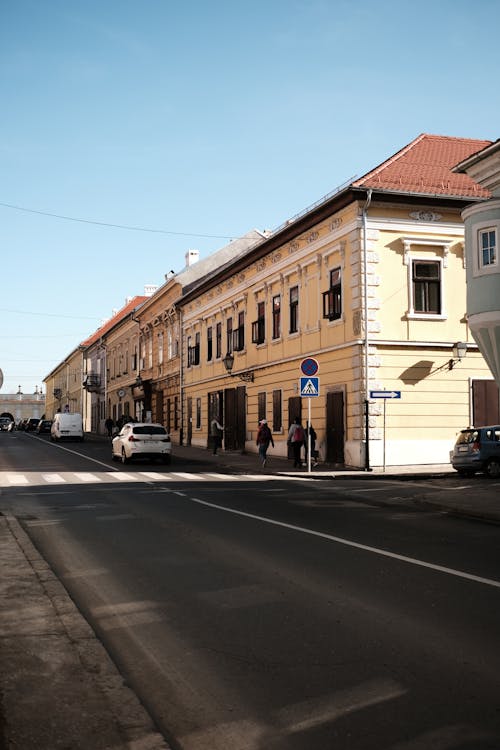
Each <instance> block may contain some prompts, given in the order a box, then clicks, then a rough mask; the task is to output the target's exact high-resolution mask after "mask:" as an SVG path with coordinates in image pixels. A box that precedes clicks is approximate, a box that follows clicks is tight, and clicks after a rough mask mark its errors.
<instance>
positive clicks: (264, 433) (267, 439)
mask: <svg viewBox="0 0 500 750" xmlns="http://www.w3.org/2000/svg"><path fill="white" fill-rule="evenodd" d="M256 442H257V447H258V448H259V456H260V460H261V462H262V466H263V467H264V466H265V465H266V461H267V449H268V448H269V443H271V445H272V446H273V448H274V440H273V435H272V432H271V429H270V427H269V425H268V424H267V419H261V420H260V422H259V429H258V432H257V441H256Z"/></svg>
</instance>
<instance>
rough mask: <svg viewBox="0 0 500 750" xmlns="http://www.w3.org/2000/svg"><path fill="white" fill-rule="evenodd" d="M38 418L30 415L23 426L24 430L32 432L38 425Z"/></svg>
mask: <svg viewBox="0 0 500 750" xmlns="http://www.w3.org/2000/svg"><path fill="white" fill-rule="evenodd" d="M39 421H40V419H39V418H38V417H30V419H28V421H27V422H26V426H25V428H24V430H25V432H34V431H35V430H36V428H37V427H38V423H39Z"/></svg>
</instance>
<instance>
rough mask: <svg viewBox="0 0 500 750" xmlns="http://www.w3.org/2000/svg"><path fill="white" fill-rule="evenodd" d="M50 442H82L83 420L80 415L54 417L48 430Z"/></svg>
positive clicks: (58, 415) (59, 414)
mask: <svg viewBox="0 0 500 750" xmlns="http://www.w3.org/2000/svg"><path fill="white" fill-rule="evenodd" d="M50 439H51V440H80V441H82V440H83V420H82V415H81V414H62V413H58V414H56V415H55V416H54V421H53V422H52V427H51V428H50Z"/></svg>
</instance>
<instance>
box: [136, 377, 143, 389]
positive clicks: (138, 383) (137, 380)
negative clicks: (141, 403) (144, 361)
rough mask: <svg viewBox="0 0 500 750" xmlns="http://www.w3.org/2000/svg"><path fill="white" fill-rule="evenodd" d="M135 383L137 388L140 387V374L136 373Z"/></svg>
mask: <svg viewBox="0 0 500 750" xmlns="http://www.w3.org/2000/svg"><path fill="white" fill-rule="evenodd" d="M135 384H136V386H137V387H138V388H140V387H141V385H142V378H141V376H140V375H138V376H137V377H136V379H135Z"/></svg>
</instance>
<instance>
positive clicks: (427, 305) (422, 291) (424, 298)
mask: <svg viewBox="0 0 500 750" xmlns="http://www.w3.org/2000/svg"><path fill="white" fill-rule="evenodd" d="M412 285H413V309H414V311H415V312H416V313H427V314H430V315H440V314H441V264H440V263H439V262H438V261H424V260H414V261H412Z"/></svg>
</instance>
